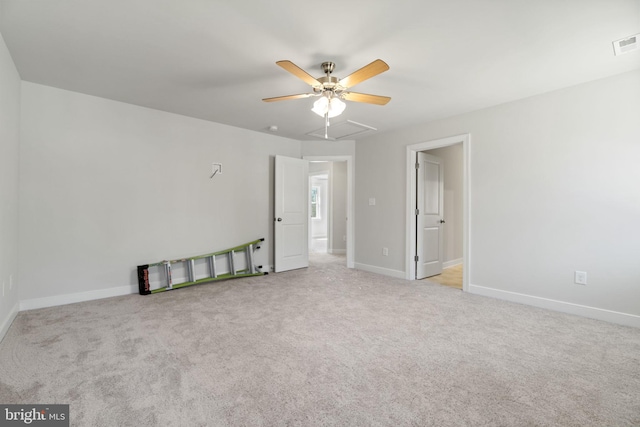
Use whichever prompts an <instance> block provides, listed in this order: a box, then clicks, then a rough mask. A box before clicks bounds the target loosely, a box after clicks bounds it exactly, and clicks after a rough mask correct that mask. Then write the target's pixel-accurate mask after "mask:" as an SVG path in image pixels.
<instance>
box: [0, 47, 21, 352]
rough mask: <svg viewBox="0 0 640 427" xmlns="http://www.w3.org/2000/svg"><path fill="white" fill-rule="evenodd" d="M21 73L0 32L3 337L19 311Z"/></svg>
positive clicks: (0, 314) (0, 308) (0, 330)
mask: <svg viewBox="0 0 640 427" xmlns="http://www.w3.org/2000/svg"><path fill="white" fill-rule="evenodd" d="M19 143H20V76H19V75H18V71H17V70H16V67H15V65H14V63H13V60H12V59H11V55H10V54H9V50H8V49H7V45H6V44H5V42H4V38H3V37H2V35H0V285H2V288H1V289H0V340H2V337H4V334H5V333H6V331H7V329H8V328H9V326H10V325H11V322H12V321H13V319H14V317H15V315H16V314H17V313H18V297H19V292H18V288H19V283H20V282H19V275H18V161H19Z"/></svg>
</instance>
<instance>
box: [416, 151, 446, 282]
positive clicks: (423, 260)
mask: <svg viewBox="0 0 640 427" xmlns="http://www.w3.org/2000/svg"><path fill="white" fill-rule="evenodd" d="M416 169H417V171H416V172H417V173H416V191H417V194H416V202H417V203H416V224H417V227H416V279H424V278H425V277H431V276H435V275H436V274H440V273H442V257H443V236H442V225H443V224H444V214H443V205H444V203H443V201H444V174H443V164H442V160H441V159H440V158H438V157H436V156H432V155H429V154H426V153H423V152H418V153H417V160H416Z"/></svg>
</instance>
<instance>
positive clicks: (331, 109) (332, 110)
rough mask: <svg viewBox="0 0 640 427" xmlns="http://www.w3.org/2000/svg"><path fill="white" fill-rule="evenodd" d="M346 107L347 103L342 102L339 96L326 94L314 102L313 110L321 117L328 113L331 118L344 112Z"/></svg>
mask: <svg viewBox="0 0 640 427" xmlns="http://www.w3.org/2000/svg"><path fill="white" fill-rule="evenodd" d="M346 107H347V104H345V103H344V102H342V101H341V100H340V99H339V98H328V97H326V96H321V97H320V98H319V99H318V100H317V101H316V102H314V103H313V108H312V109H311V111H313V112H314V113H316V114H317V115H319V116H320V117H325V115H328V117H329V118H332V117H336V116H339V115H340V114H342V112H343V111H344V109H345V108H346Z"/></svg>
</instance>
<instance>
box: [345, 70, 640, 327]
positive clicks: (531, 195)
mask: <svg viewBox="0 0 640 427" xmlns="http://www.w3.org/2000/svg"><path fill="white" fill-rule="evenodd" d="M638 117H640V71H635V72H631V73H625V74H621V75H618V76H614V77H611V78H607V79H602V80H598V81H594V82H590V83H587V84H582V85H579V86H574V87H570V88H566V89H563V90H559V91H555V92H550V93H547V94H543V95H539V96H535V97H532V98H528V99H524V100H520V101H516V102H512V103H508V104H504V105H500V106H497V107H493V108H488V109H485V110H481V111H476V112H472V113H469V114H464V115H461V116H457V117H453V118H450V119H446V120H440V121H437V122H433V123H428V124H424V125H422V126H416V127H412V128H408V129H403V130H401V131H397V132H393V133H387V134H380V135H373V136H371V137H369V138H366V139H364V140H362V141H358V142H357V144H356V153H357V156H356V170H357V172H358V173H357V176H356V188H357V195H356V207H355V208H356V236H357V240H356V262H357V263H361V264H367V265H374V266H378V267H381V268H387V269H389V270H390V271H397V270H399V271H404V265H405V264H404V263H405V260H404V256H405V254H404V250H405V246H404V245H405V208H404V206H405V180H406V170H405V169H406V167H405V155H406V149H405V147H406V146H407V145H411V144H415V143H420V142H424V141H429V140H434V139H438V138H443V137H447V136H451V135H460V134H466V133H470V135H471V143H470V164H471V166H470V167H471V170H470V183H471V188H470V191H471V201H470V205H471V206H470V215H471V219H470V230H471V231H470V232H471V235H470V258H471V266H470V283H471V285H473V286H475V289H476V291H479V290H481V289H484V290H488V291H487V294H492V295H502V296H507V295H509V294H510V293H511V294H514V295H520V296H525V297H532V298H530V299H528V300H527V299H526V298H524V297H523V298H524V300H526V302H530V303H531V302H532V301H534V300H540V301H543V300H544V301H547V302H548V303H549V304H550V305H553V304H556V303H557V302H559V303H564V304H565V305H564V306H563V307H564V308H567V309H569V307H573V306H586V307H595V308H598V309H601V310H602V312H603V313H604V311H606V310H609V311H613V312H617V313H626V314H630V315H633V316H638V315H640V304H638V301H640V262H639V259H640V258H639V254H640V225H639V222H638V219H639V218H640V167H638V160H639V159H640V126H639V125H638V123H639V121H638ZM384 170H386V171H388V172H387V173H384V174H382V173H381V171H384ZM372 196H376V198H377V204H376V206H368V203H367V200H368V198H369V197H372ZM383 225H384V226H383ZM371 230H377V232H376V233H372V232H371ZM382 246H387V247H389V256H388V257H382V256H380V255H379V249H380V248H381V247H382ZM575 270H583V271H586V272H587V273H588V285H587V286H580V285H576V284H574V283H573V279H574V271H575ZM492 290H493V291H492ZM494 291H495V292H494ZM556 305H557V304H556ZM633 319H634V320H633V321H634V322H637V321H638V318H637V317H635V318H633ZM637 324H638V325H640V323H637Z"/></svg>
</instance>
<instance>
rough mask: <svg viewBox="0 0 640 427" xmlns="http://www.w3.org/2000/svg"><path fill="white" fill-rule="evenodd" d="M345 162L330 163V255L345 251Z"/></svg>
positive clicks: (346, 183)
mask: <svg viewBox="0 0 640 427" xmlns="http://www.w3.org/2000/svg"><path fill="white" fill-rule="evenodd" d="M347 185H348V182H347V162H331V191H330V193H331V210H332V212H331V218H332V221H331V231H330V233H331V239H330V241H331V247H330V248H329V251H330V252H331V253H345V251H346V250H347V242H346V241H345V237H346V235H347Z"/></svg>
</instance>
